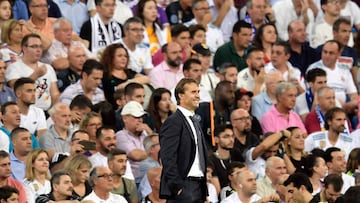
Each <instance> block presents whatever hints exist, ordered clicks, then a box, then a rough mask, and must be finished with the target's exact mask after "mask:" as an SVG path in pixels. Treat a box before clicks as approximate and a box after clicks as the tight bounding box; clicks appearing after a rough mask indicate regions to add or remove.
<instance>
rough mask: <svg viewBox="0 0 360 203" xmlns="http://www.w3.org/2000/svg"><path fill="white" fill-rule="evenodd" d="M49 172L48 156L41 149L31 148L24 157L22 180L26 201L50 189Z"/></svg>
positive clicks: (29, 201)
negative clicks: (23, 175)
mask: <svg viewBox="0 0 360 203" xmlns="http://www.w3.org/2000/svg"><path fill="white" fill-rule="evenodd" d="M49 179H50V174H49V156H48V153H47V152H46V151H45V150H43V149H35V150H33V151H32V152H31V153H30V154H29V155H28V157H27V159H26V166H25V179H24V181H23V185H24V189H25V192H26V198H27V200H28V203H35V199H36V198H37V197H38V196H40V195H42V194H48V193H50V191H51V184H50V181H49Z"/></svg>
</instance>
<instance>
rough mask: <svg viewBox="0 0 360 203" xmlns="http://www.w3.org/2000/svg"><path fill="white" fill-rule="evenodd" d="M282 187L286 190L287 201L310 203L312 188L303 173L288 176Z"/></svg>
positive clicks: (311, 200)
mask: <svg viewBox="0 0 360 203" xmlns="http://www.w3.org/2000/svg"><path fill="white" fill-rule="evenodd" d="M284 185H285V186H286V189H287V194H286V199H287V200H288V201H290V202H291V201H295V202H302V203H312V202H315V201H314V200H313V196H312V194H311V193H312V192H313V187H312V185H311V182H310V180H309V178H308V177H307V176H306V175H305V174H303V173H294V174H292V175H290V176H289V178H288V179H287V180H286V181H285V183H284Z"/></svg>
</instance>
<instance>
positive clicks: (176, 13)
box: [166, 1, 194, 25]
mask: <svg viewBox="0 0 360 203" xmlns="http://www.w3.org/2000/svg"><path fill="white" fill-rule="evenodd" d="M166 15H167V17H168V19H169V22H170V24H171V25H176V24H179V23H185V22H188V21H190V20H192V19H193V18H194V14H193V13H192V10H191V7H190V8H188V9H187V10H183V9H182V8H181V6H180V3H179V1H175V2H172V3H170V4H169V5H168V6H167V7H166ZM180 18H181V19H180Z"/></svg>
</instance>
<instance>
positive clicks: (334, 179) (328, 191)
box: [314, 174, 344, 203]
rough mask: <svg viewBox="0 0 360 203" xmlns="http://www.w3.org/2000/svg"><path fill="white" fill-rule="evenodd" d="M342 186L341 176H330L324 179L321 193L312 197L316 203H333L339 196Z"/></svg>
mask: <svg viewBox="0 0 360 203" xmlns="http://www.w3.org/2000/svg"><path fill="white" fill-rule="evenodd" d="M343 184H344V181H343V180H342V178H341V176H338V175H337V174H330V175H328V176H326V177H325V179H324V187H323V188H322V189H321V192H319V193H318V194H316V195H315V196H314V199H315V200H316V202H328V203H335V202H336V199H337V198H338V197H339V196H341V188H342V186H343Z"/></svg>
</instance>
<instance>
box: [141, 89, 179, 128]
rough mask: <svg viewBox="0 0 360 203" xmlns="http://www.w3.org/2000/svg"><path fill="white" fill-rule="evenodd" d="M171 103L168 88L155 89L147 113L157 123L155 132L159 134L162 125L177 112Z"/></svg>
mask: <svg viewBox="0 0 360 203" xmlns="http://www.w3.org/2000/svg"><path fill="white" fill-rule="evenodd" d="M175 108H176V107H175V105H174V104H173V103H172V102H171V92H170V91H169V90H168V89H166V88H158V89H155V90H154V92H153V93H152V95H151V97H150V102H149V106H148V109H147V111H148V112H149V114H150V116H151V117H152V119H153V121H154V123H155V131H156V132H159V131H160V128H161V126H162V124H163V123H164V122H165V120H166V119H167V118H168V117H169V116H170V115H171V114H172V111H174V110H175Z"/></svg>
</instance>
